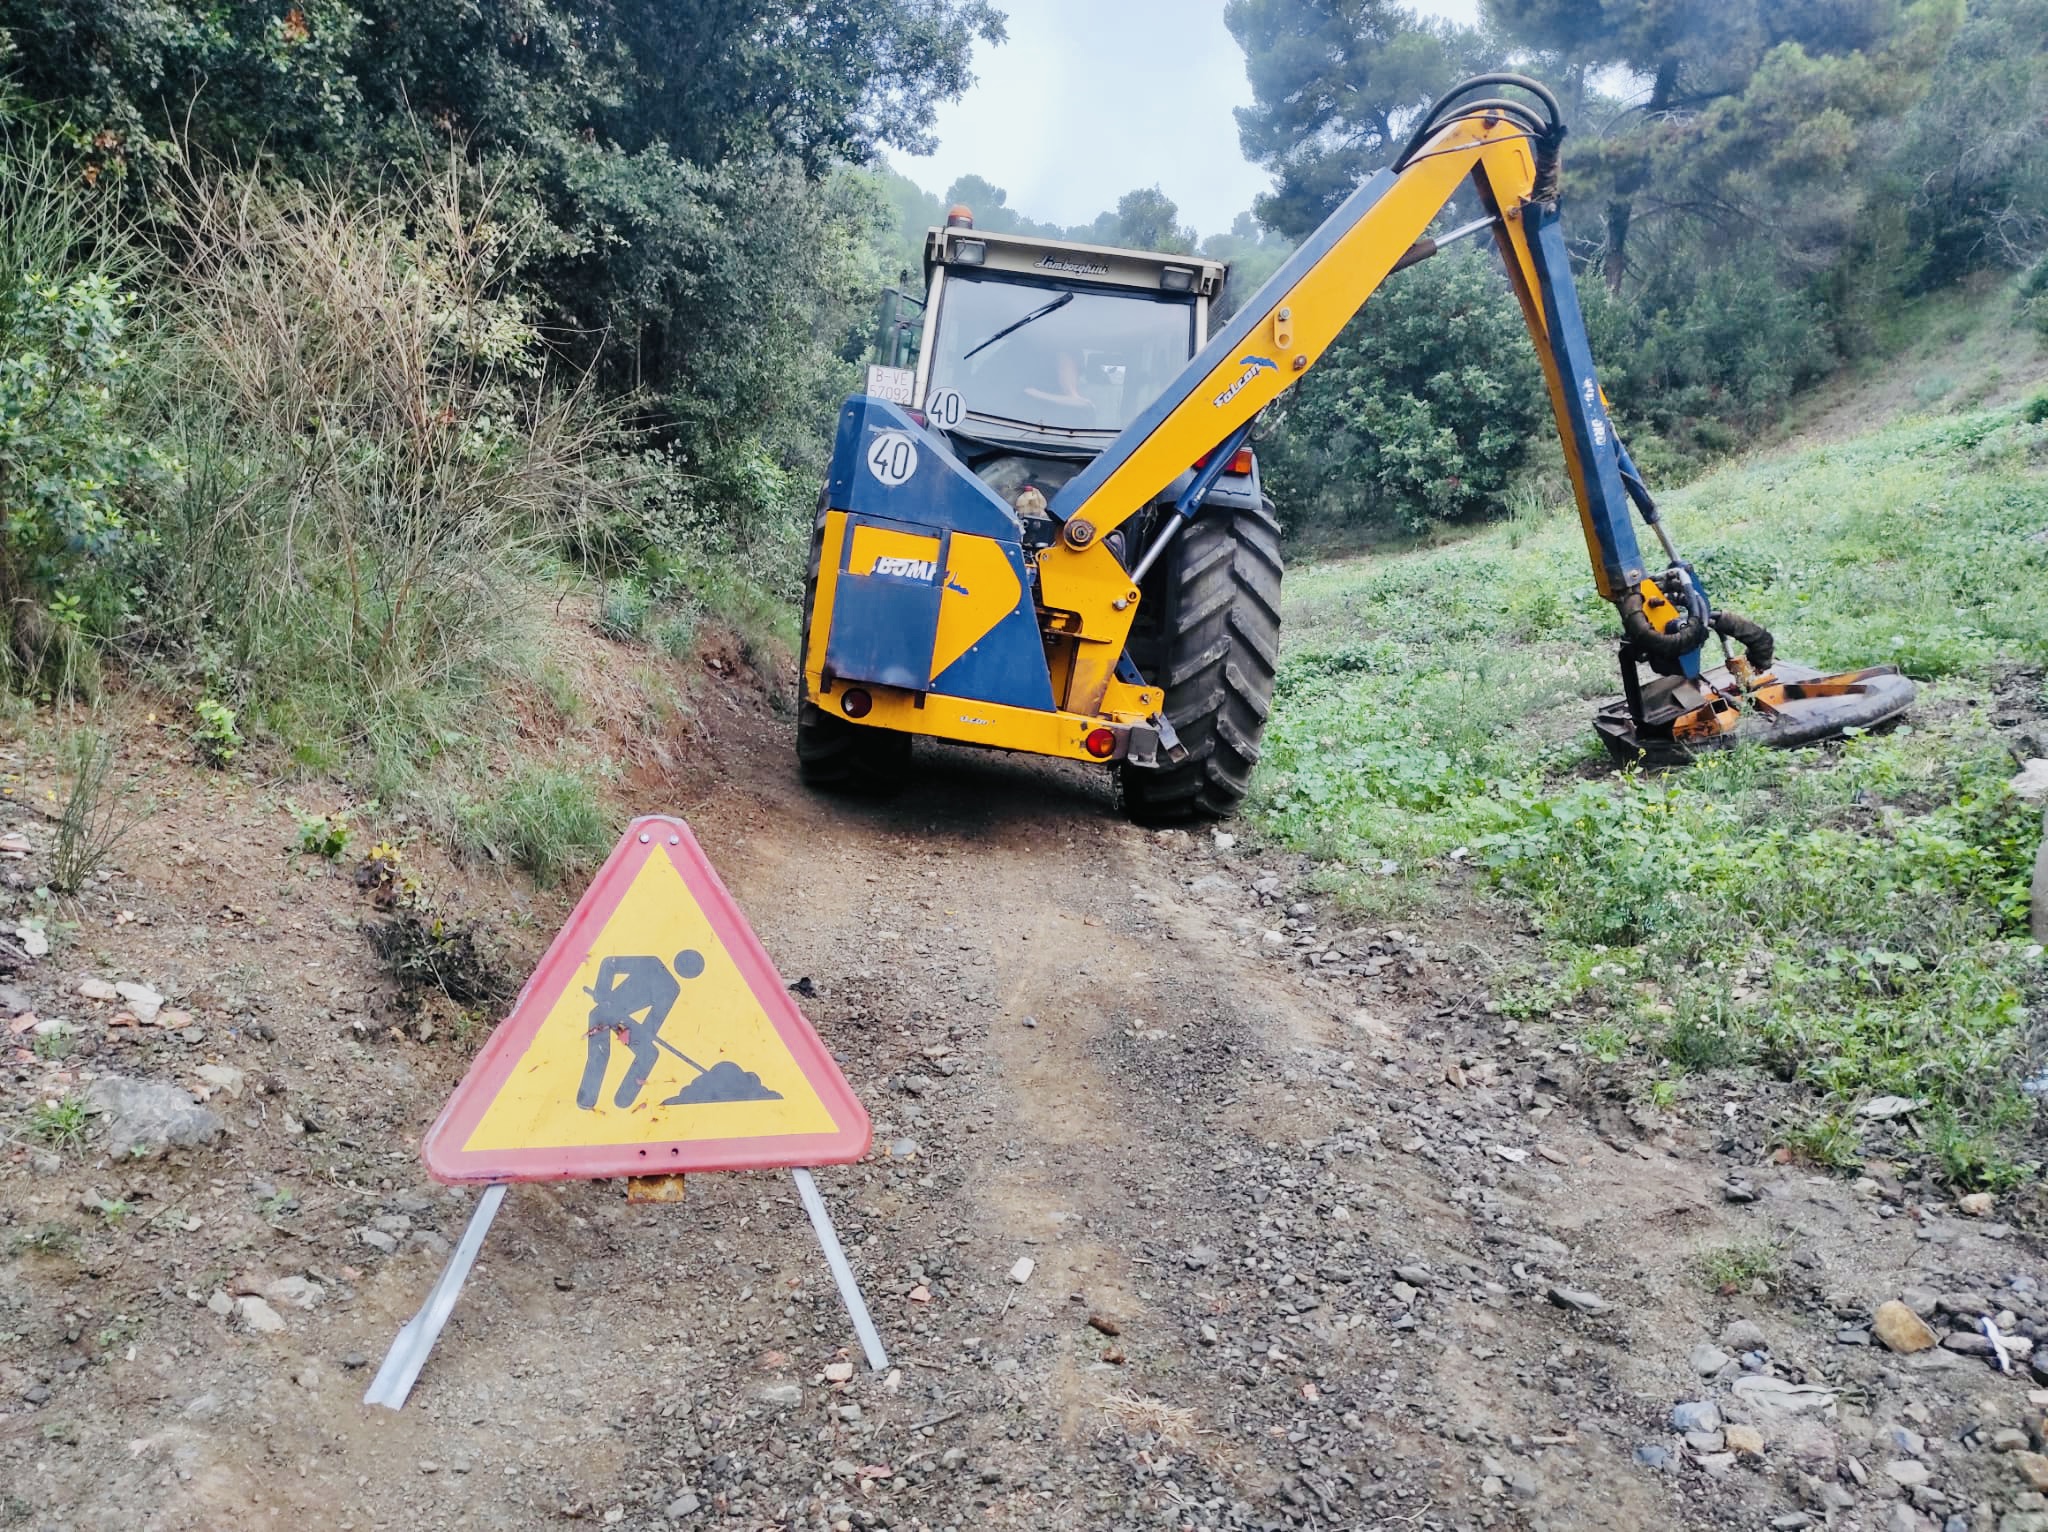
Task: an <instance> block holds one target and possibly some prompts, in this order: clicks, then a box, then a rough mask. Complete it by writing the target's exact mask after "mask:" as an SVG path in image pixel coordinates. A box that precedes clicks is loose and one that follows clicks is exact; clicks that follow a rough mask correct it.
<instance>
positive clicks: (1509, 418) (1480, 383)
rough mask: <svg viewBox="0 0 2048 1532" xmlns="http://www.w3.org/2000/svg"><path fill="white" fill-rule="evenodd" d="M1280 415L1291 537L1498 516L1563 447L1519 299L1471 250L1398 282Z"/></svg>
mask: <svg viewBox="0 0 2048 1532" xmlns="http://www.w3.org/2000/svg"><path fill="white" fill-rule="evenodd" d="M1277 413H1278V415H1279V421H1278V427H1277V429H1276V430H1274V431H1273V432H1272V433H1271V434H1270V435H1269V436H1268V438H1267V439H1266V440H1265V441H1264V442H1263V443H1262V445H1261V453H1262V455H1263V458H1264V468H1265V472H1266V476H1267V485H1268V489H1269V491H1270V492H1271V494H1272V496H1273V499H1274V503H1275V505H1276V506H1277V507H1278V509H1279V511H1280V514H1281V518H1282V520H1283V521H1284V522H1285V523H1286V524H1287V526H1288V528H1289V530H1290V531H1294V530H1297V529H1299V528H1301V527H1302V526H1304V525H1310V524H1337V525H1342V526H1346V527H1352V528H1365V527H1378V528H1385V529H1401V530H1406V531H1411V532H1413V531H1420V530H1422V529H1423V528H1425V527H1428V526H1432V525H1435V524H1437V523H1440V522H1447V521H1460V520H1467V519H1470V518H1472V517H1475V516H1482V515H1497V514H1499V513H1500V511H1501V507H1502V505H1503V503H1504V501H1505V498H1506V493H1507V487H1508V479H1509V476H1510V475H1511V474H1512V473H1513V472H1514V470H1515V469H1516V468H1517V467H1519V466H1520V465H1521V463H1522V462H1523V460H1524V458H1525V457H1526V456H1527V455H1528V454H1529V453H1530V451H1531V450H1532V447H1533V448H1534V449H1535V450H1538V451H1541V450H1544V447H1543V445H1542V444H1543V443H1544V442H1545V440H1546V438H1550V437H1552V436H1554V433H1553V432H1552V431H1551V429H1550V427H1549V426H1548V424H1547V421H1548V418H1549V400H1548V395H1547V394H1546V393H1545V391H1544V387H1543V378H1542V374H1541V372H1540V371H1539V370H1538V368H1537V363H1536V357H1535V353H1534V352H1533V351H1532V350H1531V348H1530V345H1529V335H1528V331H1527V330H1526V329H1525V328H1524V326H1523V323H1522V316H1521V311H1520V309H1519V308H1518V307H1517V306H1516V303H1515V299H1514V296H1513V294H1511V293H1510V292H1509V291H1508V286H1507V282H1506V280H1505V279H1504V278H1503V277H1502V276H1501V275H1500V273H1499V272H1498V271H1496V270H1495V269H1494V268H1493V266H1492V264H1491V263H1489V262H1488V261H1487V260H1486V259H1485V258H1484V257H1482V256H1479V255H1476V254H1474V253H1472V252H1470V251H1466V250H1454V251H1452V252H1450V253H1447V254H1445V255H1441V256H1438V257H1437V258H1436V259H1434V260H1429V261H1424V262H1423V263H1422V264H1421V265H1419V266H1415V267H1411V268H1410V269H1409V270H1407V271H1404V272H1401V273H1400V274H1398V275H1397V276H1395V277H1393V278H1391V279H1390V280H1389V282H1388V283H1387V285H1386V286H1385V287H1383V288H1382V289H1381V290H1380V291H1379V292H1377V293H1375V294H1374V295H1373V297H1372V299H1371V301H1370V302H1368V303H1367V304H1366V305H1365V307H1364V308H1363V309H1362V310H1360V311H1359V314H1358V317H1357V318H1355V319H1353V320H1352V321H1351V323H1350V324H1349V325H1347V326H1346V327H1345V328H1344V330H1343V332H1342V333H1341V334H1340V335H1339V336H1338V338H1337V340H1336V342H1335V343H1334V344H1333V345H1332V346H1331V347H1330V349H1329V351H1328V352H1327V353H1326V354H1325V355H1324V357H1323V359H1322V362H1321V363H1320V365H1319V366H1317V368H1316V369H1315V370H1314V371H1313V372H1311V373H1309V374H1308V376H1307V377H1305V378H1304V379H1303V380H1302V382H1301V386H1300V387H1299V388H1298V389H1297V390H1296V391H1295V392H1294V393H1293V394H1292V395H1290V396H1288V397H1287V398H1286V399H1285V400H1283V402H1282V403H1281V405H1280V406H1279V408H1278V411H1277ZM1550 450H1555V449H1550Z"/></svg>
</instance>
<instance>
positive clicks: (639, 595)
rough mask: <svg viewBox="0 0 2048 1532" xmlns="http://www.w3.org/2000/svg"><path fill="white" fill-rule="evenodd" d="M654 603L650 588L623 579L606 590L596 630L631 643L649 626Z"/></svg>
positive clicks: (619, 640)
mask: <svg viewBox="0 0 2048 1532" xmlns="http://www.w3.org/2000/svg"><path fill="white" fill-rule="evenodd" d="M650 605H651V603H650V602H649V601H648V599H647V592H646V591H645V590H644V589H642V588H641V587H640V586H639V585H638V584H637V583H635V582H634V581H632V580H620V581H618V582H617V583H615V584H613V585H612V586H610V587H609V588H608V589H607V590H606V591H605V593H604V599H603V600H602V601H601V602H600V603H599V604H598V612H597V631H598V632H600V633H602V634H603V635H604V636H605V637H606V638H609V639H612V640H614V641H616V642H618V643H628V642H630V641H631V640H633V639H636V638H638V637H640V635H641V634H642V633H644V632H645V631H646V629H647V613H648V608H649V606H650Z"/></svg>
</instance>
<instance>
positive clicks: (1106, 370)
mask: <svg viewBox="0 0 2048 1532" xmlns="http://www.w3.org/2000/svg"><path fill="white" fill-rule="evenodd" d="M942 303H943V309H942V311H941V313H940V316H939V332H938V340H937V342H936V345H935V349H934V351H933V354H932V369H931V380H930V386H929V389H928V391H927V394H926V397H927V398H929V397H930V395H931V394H932V393H935V392H937V391H938V390H939V389H942V388H950V389H957V390H958V391H959V393H960V396H961V399H962V402H963V403H964V404H965V406H966V409H967V412H968V413H969V414H972V415H992V416H996V417H999V418H1001V419H1003V420H1005V421H1009V422H1013V423H1019V424H1023V425H1027V426H1038V427H1042V428H1047V429H1052V430H1059V431H1105V432H1107V431H1121V430H1122V429H1123V428H1124V427H1125V426H1127V425H1129V424H1130V423H1131V421H1132V420H1134V419H1135V418H1136V417H1137V415H1138V413H1139V411H1141V410H1143V409H1144V408H1145V406H1146V405H1148V404H1150V403H1151V402H1152V401H1153V400H1154V399H1156V398H1158V397H1159V395H1160V393H1161V391H1162V390H1164V389H1165V387H1166V385H1167V384H1169V383H1171V382H1172V381H1173V379H1174V377H1175V376H1176V375H1177V374H1178V373H1179V372H1180V370H1181V369H1182V368H1183V367H1185V366H1186V365H1187V361H1188V358H1189V357H1190V356H1192V355H1193V354H1194V336H1195V331H1194V324H1195V311H1194V303H1193V301H1192V300H1191V299H1187V298H1172V299H1162V298H1155V297H1153V296H1152V295H1151V294H1149V293H1142V292H1102V291H1096V290H1090V289H1087V288H1074V287H1066V286H1053V285H1048V284H1045V283H1038V282H1014V281H1007V282H1006V281H1000V280H990V279H988V278H985V277H970V276H964V275H961V274H960V273H958V272H949V273H948V274H947V277H946V291H945V297H944V298H943V300H942ZM1033 316H1035V317H1033ZM1020 321H1025V322H1022V323H1020ZM1012 325H1015V326H1016V328H1015V329H1012V330H1010V333H1009V334H1007V335H1003V334H1002V332H1003V331H1004V330H1005V329H1007V328H1008V327H1010V326H1012ZM994 336H1000V337H1001V338H1000V339H991V337H994ZM970 352H971V353H972V355H969V353H970Z"/></svg>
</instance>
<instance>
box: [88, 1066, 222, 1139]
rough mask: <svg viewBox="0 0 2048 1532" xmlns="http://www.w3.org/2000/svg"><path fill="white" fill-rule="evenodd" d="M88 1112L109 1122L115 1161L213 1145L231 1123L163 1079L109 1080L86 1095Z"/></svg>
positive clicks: (122, 1077)
mask: <svg viewBox="0 0 2048 1532" xmlns="http://www.w3.org/2000/svg"><path fill="white" fill-rule="evenodd" d="M85 1102H86V1107H87V1108H88V1110H90V1111H92V1112H94V1113H95V1114H98V1115H102V1116H104V1117H106V1119H107V1153H108V1154H110V1155H112V1156H113V1157H114V1158H115V1159H117V1160H123V1159H153V1158H156V1157H159V1156H161V1155H162V1154H164V1153H165V1152H166V1151H168V1150H171V1149H182V1148H189V1147H191V1146H193V1145H196V1144H210V1143H212V1142H213V1141H214V1140H215V1139H216V1138H219V1137H220V1135H221V1133H222V1131H223V1130H224V1129H225V1128H226V1126H227V1124H226V1123H224V1122H222V1121H221V1120H220V1118H219V1117H217V1116H215V1115H214V1114H213V1113H212V1112H209V1111H208V1110H207V1109H206V1108H205V1107H203V1106H201V1105H199V1103H198V1102H196V1101H194V1100H193V1099H192V1095H191V1093H190V1092H189V1091H187V1090H185V1089H184V1087H182V1086H178V1085H167V1084H165V1083H164V1082H163V1081H161V1080H134V1079H130V1078H128V1077H127V1076H125V1075H107V1076H105V1077H104V1078H102V1079H99V1080H95V1081H94V1082H93V1083H92V1086H91V1088H90V1089H89V1090H87V1091H86V1093H85Z"/></svg>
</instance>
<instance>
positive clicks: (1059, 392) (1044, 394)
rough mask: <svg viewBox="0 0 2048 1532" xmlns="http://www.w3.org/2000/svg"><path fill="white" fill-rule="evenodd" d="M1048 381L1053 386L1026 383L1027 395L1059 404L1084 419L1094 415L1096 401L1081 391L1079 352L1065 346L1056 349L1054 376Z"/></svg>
mask: <svg viewBox="0 0 2048 1532" xmlns="http://www.w3.org/2000/svg"><path fill="white" fill-rule="evenodd" d="M1047 381H1048V383H1049V384H1050V385H1051V386H1050V387H1046V388H1039V387H1036V386H1034V385H1031V384H1026V385H1025V387H1024V393H1025V395H1026V397H1028V398H1031V399H1036V400H1037V401H1038V402H1039V403H1041V404H1050V405H1054V406H1057V407H1058V409H1060V410H1061V411H1064V412H1069V413H1072V414H1078V415H1080V416H1081V417H1082V418H1083V419H1092V418H1093V417H1094V414H1095V401H1094V400H1093V399H1090V398H1089V397H1088V396H1087V395H1086V394H1084V393H1082V392H1081V357H1080V354H1079V353H1078V352H1074V351H1070V350H1067V349H1066V348H1064V347H1062V348H1061V349H1060V350H1058V351H1056V352H1055V353H1054V354H1053V369H1052V376H1051V378H1049V379H1048V380H1047Z"/></svg>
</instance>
